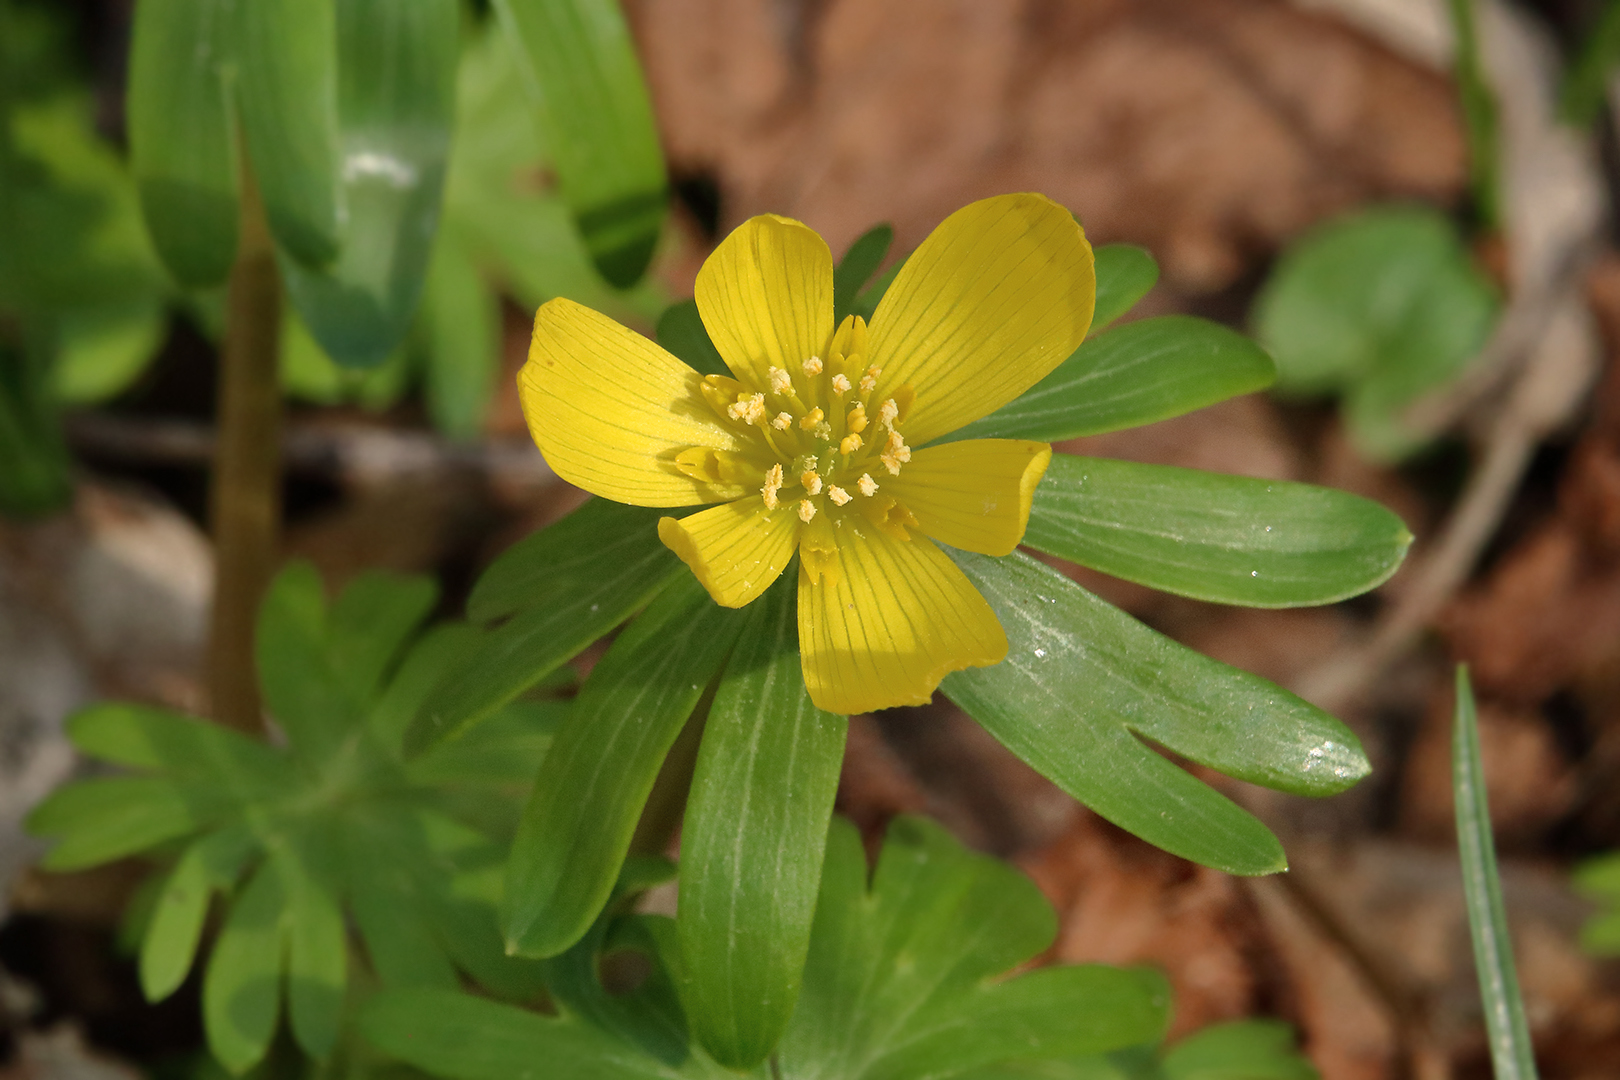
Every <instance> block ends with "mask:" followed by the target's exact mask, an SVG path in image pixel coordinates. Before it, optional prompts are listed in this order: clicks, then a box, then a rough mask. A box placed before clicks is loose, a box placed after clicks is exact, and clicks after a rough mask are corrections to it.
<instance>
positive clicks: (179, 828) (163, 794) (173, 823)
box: [26, 776, 225, 870]
mask: <svg viewBox="0 0 1620 1080" xmlns="http://www.w3.org/2000/svg"><path fill="white" fill-rule="evenodd" d="M224 809H225V803H224V802H223V800H221V799H219V798H218V797H217V796H216V797H213V798H209V797H207V796H205V795H203V794H201V793H199V792H196V791H191V790H187V789H185V788H182V787H181V786H180V785H179V784H176V783H174V782H173V781H171V780H167V779H164V778H160V777H155V776H118V777H112V778H109V779H105V780H81V781H79V782H77V783H73V784H69V785H68V786H66V787H63V788H58V789H57V790H56V791H54V792H52V793H51V794H50V796H49V797H47V798H46V799H45V801H44V802H42V803H40V804H39V805H38V806H37V807H35V808H34V811H33V813H31V814H29V815H28V820H27V823H26V824H27V828H28V831H29V832H31V833H33V834H34V835H35V836H44V837H52V838H59V839H60V842H59V843H58V844H57V845H56V846H55V847H53V848H51V850H50V851H49V852H48V853H47V854H46V856H45V858H44V859H43V860H42V861H41V865H42V866H44V867H45V868H46V869H47V870H80V869H83V868H84V867H86V866H95V865H96V864H98V863H104V862H111V861H112V860H113V859H120V858H123V857H124V856H126V855H134V854H137V853H139V852H142V851H146V850H148V849H150V848H154V847H157V846H158V845H159V844H162V843H164V842H165V841H168V840H174V839H177V838H179V837H182V836H186V835H187V834H189V833H194V832H196V831H197V830H198V829H201V828H203V827H204V826H206V825H208V824H210V823H211V822H212V821H213V820H215V819H216V818H217V817H218V816H219V815H220V813H221V812H222V811H223V810H224Z"/></svg>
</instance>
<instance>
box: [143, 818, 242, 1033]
mask: <svg viewBox="0 0 1620 1080" xmlns="http://www.w3.org/2000/svg"><path fill="white" fill-rule="evenodd" d="M257 850H258V845H257V843H256V841H255V839H254V836H253V833H252V830H250V829H248V828H247V827H246V826H243V825H237V826H234V827H231V828H226V829H222V830H220V831H218V832H213V833H209V834H208V835H207V836H204V837H201V838H199V839H197V840H195V841H193V842H192V843H191V845H190V846H189V847H188V848H186V851H185V854H183V855H181V856H180V861H179V862H177V863H176V864H175V866H174V869H173V870H172V871H170V872H169V875H168V877H167V878H165V879H164V882H163V886H162V889H161V890H160V892H159V893H158V898H157V902H156V904H155V905H154V907H153V910H152V915H151V918H150V920H149V921H148V922H147V924H146V933H145V934H144V935H143V936H142V939H141V961H140V974H141V992H142V993H144V994H145V995H146V1000H147V1001H161V1000H163V999H164V998H166V997H168V996H169V995H170V994H172V993H174V992H175V991H176V990H177V989H179V988H180V984H181V983H182V982H184V981H185V978H186V974H187V973H188V972H190V970H191V964H192V961H193V959H195V957H196V955H197V944H198V942H199V941H200V940H201V939H202V932H203V922H204V921H205V920H206V918H207V917H208V902H209V900H210V899H212V898H213V895H214V893H215V892H218V891H220V890H223V889H229V888H230V887H231V886H232V885H233V884H235V882H236V879H237V876H238V875H239V874H241V872H242V867H243V865H244V864H245V863H246V862H247V860H248V858H249V857H251V856H252V855H253V854H254V853H255V851H257Z"/></svg>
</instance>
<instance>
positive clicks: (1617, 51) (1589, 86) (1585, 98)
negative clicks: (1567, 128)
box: [1558, 4, 1620, 127]
mask: <svg viewBox="0 0 1620 1080" xmlns="http://www.w3.org/2000/svg"><path fill="white" fill-rule="evenodd" d="M1616 63H1620V4H1605V5H1604V6H1603V13H1602V14H1601V15H1599V16H1598V21H1597V25H1596V26H1594V27H1592V29H1591V30H1590V31H1589V32H1588V33H1586V34H1585V35H1584V36H1583V37H1582V39H1581V46H1580V51H1579V52H1578V53H1577V54H1576V56H1575V62H1574V63H1572V64H1570V65H1569V67H1568V68H1567V69H1566V70H1565V72H1564V83H1563V86H1562V87H1560V88H1559V94H1558V111H1559V113H1560V115H1561V116H1562V117H1563V119H1564V121H1565V122H1566V123H1569V124H1574V125H1577V126H1579V127H1587V126H1589V125H1590V124H1592V123H1593V122H1594V121H1596V120H1597V118H1598V116H1599V114H1600V113H1601V112H1602V111H1603V106H1604V104H1605V102H1607V100H1608V89H1609V75H1610V73H1611V72H1613V71H1614V67H1615V64H1616Z"/></svg>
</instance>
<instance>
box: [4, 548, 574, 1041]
mask: <svg viewBox="0 0 1620 1080" xmlns="http://www.w3.org/2000/svg"><path fill="white" fill-rule="evenodd" d="M436 595H437V590H436V589H435V588H434V587H433V585H432V583H431V582H429V581H428V580H427V579H424V578H404V577H397V576H393V575H389V574H385V573H380V572H372V573H367V574H364V575H362V576H360V577H359V578H357V579H356V580H355V581H354V582H353V583H352V584H351V585H350V586H349V587H348V588H346V589H345V590H344V591H343V593H342V594H341V595H340V596H339V597H338V598H337V600H336V601H335V602H334V603H333V604H332V605H331V606H330V607H328V606H327V604H326V602H325V600H324V598H323V596H322V591H321V584H320V580H319V578H318V577H317V576H316V573H315V571H314V570H313V569H312V568H311V567H309V566H308V565H307V564H295V565H293V566H292V567H290V568H288V569H287V570H284V571H283V572H282V573H281V575H280V576H279V577H278V578H277V579H276V581H275V583H274V584H273V585H272V587H271V589H270V591H269V594H268V596H267V597H266V599H265V602H264V605H263V608H262V610H261V614H260V619H259V627H258V640H257V652H258V664H259V673H260V681H261V683H262V686H263V692H264V699H265V701H266V702H267V703H268V707H269V711H270V713H271V715H272V716H273V717H274V718H275V719H276V720H277V721H278V722H279V724H280V726H281V729H282V731H283V732H284V734H285V735H286V737H287V745H286V747H285V748H284V749H282V748H276V747H272V746H270V745H267V744H266V743H264V742H261V741H258V740H254V739H249V738H246V737H244V736H242V735H239V734H237V733H235V732H233V731H230V730H228V729H226V728H222V727H219V726H217V725H214V724H211V723H209V722H207V721H205V720H199V719H195V718H192V717H186V716H181V715H179V714H176V713H172V712H168V711H165V710H160V709H152V708H146V707H141V706H136V705H124V704H105V705H98V706H94V707H92V708H90V709H88V710H86V711H84V712H82V713H80V714H79V715H77V716H76V717H74V718H73V719H72V720H71V721H70V723H69V734H70V736H71V737H72V739H73V741H74V743H75V745H76V746H77V747H78V748H79V749H80V750H81V751H82V752H84V753H85V754H87V755H89V756H90V757H93V758H98V759H100V760H102V761H106V762H110V763H112V764H115V765H121V766H124V767H125V768H127V769H129V770H131V771H132V773H131V774H130V775H119V776H114V777H109V778H102V779H93V780H87V781H83V782H80V783H76V784H70V785H69V786H67V787H64V788H62V789H60V790H58V791H57V792H56V793H55V794H53V795H52V796H51V797H50V798H49V799H47V800H46V801H45V802H44V803H42V804H41V805H40V806H39V807H38V809H36V810H35V812H34V814H33V816H32V817H31V818H30V820H29V827H30V828H31V829H32V830H33V831H34V832H35V833H37V834H39V835H42V836H48V837H51V838H54V839H56V840H57V841H58V843H57V845H56V846H55V847H54V848H53V849H52V850H51V852H50V854H49V855H47V857H46V861H45V862H46V865H47V866H48V867H51V868H54V869H61V870H68V869H76V868H79V867H85V866H94V865H96V864H99V863H104V862H107V861H110V860H113V859H118V858H123V857H125V856H128V855H135V854H143V853H145V854H150V855H153V856H156V857H160V858H170V857H172V860H173V862H172V869H170V870H169V871H168V873H167V876H166V877H165V878H164V879H163V884H162V885H161V887H160V888H159V889H158V891H157V893H156V897H155V900H154V901H153V902H152V905H151V908H150V911H149V912H148V913H147V915H146V918H145V926H144V930H143V932H142V934H141V946H140V975H141V985H142V988H143V989H144V991H145V993H146V995H147V997H148V998H150V999H152V1000H154V1001H155V1000H158V999H161V998H164V997H167V996H168V995H169V994H171V993H173V992H174V990H175V989H176V988H177V987H178V986H179V985H180V984H181V982H182V981H184V979H185V977H186V975H187V973H188V971H189V970H190V969H191V967H192V964H193V961H194V958H195V957H196V954H197V952H198V950H199V947H200V944H201V942H202V940H203V938H204V928H205V926H206V924H207V923H208V921H209V909H210V904H211V902H212V898H213V897H214V896H215V895H216V894H219V895H221V896H222V897H223V898H224V904H223V905H222V907H223V922H222V926H221V929H220V932H219V935H218V937H217V939H216V940H215V941H214V946H213V951H212V954H211V956H210V957H209V960H208V964H207V969H206V974H205V976H204V980H203V1019H204V1024H205V1028H206V1031H207V1036H208V1043H209V1046H210V1048H211V1049H212V1050H213V1053H214V1055H215V1056H216V1057H217V1058H218V1059H219V1061H220V1062H222V1063H223V1064H224V1065H226V1066H227V1067H228V1068H230V1069H231V1070H232V1071H234V1072H241V1071H243V1070H244V1069H246V1068H248V1067H250V1066H252V1065H254V1064H255V1063H256V1062H258V1061H259V1060H261V1059H262V1058H263V1057H264V1055H265V1053H266V1051H267V1049H268V1048H269V1046H270V1043H271V1040H272V1039H273V1037H274V1035H275V1033H276V1029H277V1024H278V1016H279V1015H280V1014H281V1012H282V1011H283V1005H282V1003H283V999H285V1011H286V1014H287V1016H288V1018H289V1020H290V1024H291V1029H292V1034H293V1036H294V1038H295V1040H296V1041H297V1043H298V1045H299V1046H300V1047H302V1048H303V1049H304V1051H305V1052H307V1053H308V1054H310V1055H312V1056H314V1057H325V1056H326V1055H328V1054H329V1053H330V1052H331V1051H332V1050H333V1048H334V1046H335V1045H336V1043H337V1041H338V1036H339V1028H340V1025H341V1023H342V1021H343V1008H342V1006H343V1002H344V999H345V988H346V986H347V984H348V983H349V981H350V972H349V970H348V968H349V965H350V960H349V954H350V952H351V947H350V939H349V934H348V931H347V929H346V926H347V925H350V924H352V925H353V926H354V927H355V929H356V930H357V931H358V935H359V941H360V943H362V944H363V945H364V948H365V955H366V957H367V958H368V959H369V961H370V966H371V969H372V971H373V972H374V974H375V977H376V979H379V980H380V981H381V983H382V985H384V986H436V987H454V986H457V985H459V980H460V976H459V975H458V974H457V972H458V971H461V972H465V973H466V974H467V975H470V976H471V977H473V978H474V979H476V980H478V982H479V983H481V984H482V985H484V986H486V987H489V988H491V989H494V990H497V991H499V992H500V993H502V994H504V995H506V996H508V997H510V998H513V999H518V1000H523V999H526V998H528V997H530V996H532V995H533V994H534V993H536V992H537V991H538V989H539V984H538V982H537V981H536V980H537V973H536V971H535V969H534V966H533V965H529V964H525V963H522V962H519V961H515V960H511V959H509V958H508V957H507V956H506V955H505V953H504V952H503V950H502V948H501V942H500V937H499V934H498V933H497V930H496V922H495V906H494V905H495V900H496V898H497V897H498V895H499V892H500V881H501V864H502V860H503V859H504V857H505V851H506V848H505V840H506V839H507V838H508V837H509V836H510V833H511V829H512V826H513V822H514V819H515V817H516V814H517V810H518V807H519V805H520V803H521V799H522V796H523V794H524V792H525V791H526V790H527V788H528V786H529V784H530V783H531V782H532V781H533V779H534V775H535V771H536V769H537V767H538V764H539V761H540V759H541V757H542V756H543V755H544V754H545V751H546V748H547V746H548V745H549V744H550V741H551V730H552V728H553V726H554V725H555V723H556V721H557V719H558V716H559V715H560V713H561V711H562V710H563V708H564V706H563V705H561V704H560V703H556V702H550V703H543V702H526V703H517V704H514V705H513V706H511V707H509V708H507V709H506V710H504V711H503V712H502V713H501V714H500V716H498V717H496V718H494V719H493V720H492V721H491V723H490V724H487V725H485V726H484V727H483V728H480V730H479V731H478V732H477V733H475V735H474V736H473V737H472V738H471V739H469V740H465V741H462V742H458V743H456V744H453V745H451V746H447V747H445V748H444V749H443V750H441V751H439V752H435V753H431V754H425V755H421V756H419V757H417V758H415V759H414V760H412V761H410V762H409V763H406V762H405V761H403V760H402V756H401V753H400V738H401V735H402V733H403V730H404V727H403V725H404V723H405V722H406V721H408V720H409V719H410V717H411V716H412V714H413V713H414V711H415V709H416V707H417V704H418V703H419V701H420V699H421V695H422V694H423V693H424V692H425V691H426V690H427V689H428V688H429V687H430V686H431V685H432V684H433V682H434V681H435V679H436V678H437V677H438V675H439V674H440V673H441V672H442V671H443V670H444V669H445V667H446V666H448V665H451V664H453V663H455V662H456V661H457V659H458V658H459V657H460V655H461V654H462V653H461V651H462V649H463V648H464V647H465V645H466V643H467V640H466V639H467V636H468V633H469V632H468V630H467V628H466V627H464V626H454V625H452V626H446V627H440V628H436V629H433V630H430V631H428V632H427V633H425V634H419V633H418V632H417V627H418V624H419V623H420V621H421V619H422V618H423V617H424V616H425V615H426V614H427V612H428V611H429V609H431V607H432V606H433V603H434V600H435V598H436ZM368 978H369V976H368Z"/></svg>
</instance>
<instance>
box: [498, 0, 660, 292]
mask: <svg viewBox="0 0 1620 1080" xmlns="http://www.w3.org/2000/svg"><path fill="white" fill-rule="evenodd" d="M495 9H496V11H497V12H499V13H500V16H501V23H502V25H503V26H504V27H505V28H506V30H507V32H508V34H509V35H510V36H511V40H512V41H513V43H514V45H515V46H516V51H517V54H518V68H519V70H520V72H521V73H522V76H523V83H524V87H525V89H526V90H527V91H528V94H529V98H530V101H531V103H532V104H533V106H534V109H535V116H536V119H537V120H538V121H539V126H540V131H541V135H542V139H543V140H544V142H545V145H546V148H547V149H548V151H549V152H550V156H551V159H552V162H553V163H554V165H555V167H556V170H557V179H558V184H559V186H560V187H561V189H562V193H563V197H564V198H565V199H566V200H567V201H568V205H569V207H570V209H572V211H573V213H574V221H575V223H576V224H577V225H578V227H579V231H580V234H581V235H582V236H583V237H584V240H585V247H586V249H587V250H588V251H589V252H590V254H591V259H592V260H593V261H594V262H595V263H596V267H597V269H598V270H599V271H600V272H601V274H602V276H603V277H604V278H606V279H607V280H608V281H609V282H610V283H611V284H613V285H617V286H619V287H620V288H624V287H627V286H629V285H632V284H634V283H635V281H636V279H637V278H639V277H640V276H641V274H642V272H643V271H644V270H646V268H647V263H648V262H649V261H650V260H651V258H652V253H653V248H654V246H655V245H656V244H657V242H658V233H659V229H660V228H661V226H662V224H663V220H664V210H665V204H666V201H667V193H666V188H667V180H666V178H665V175H664V159H663V154H662V152H661V150H660V149H659V144H658V129H657V127H656V125H655V124H654V122H653V113H652V104H651V102H650V101H649V100H648V98H647V87H646V84H645V83H644V82H643V80H642V76H641V67H640V65H639V64H638V63H637V61H636V53H635V47H634V42H633V41H632V40H631V37H630V30H629V27H628V26H626V25H625V21H624V15H623V14H622V13H621V12H620V11H619V7H618V4H616V3H614V2H612V0H496V2H495Z"/></svg>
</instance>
